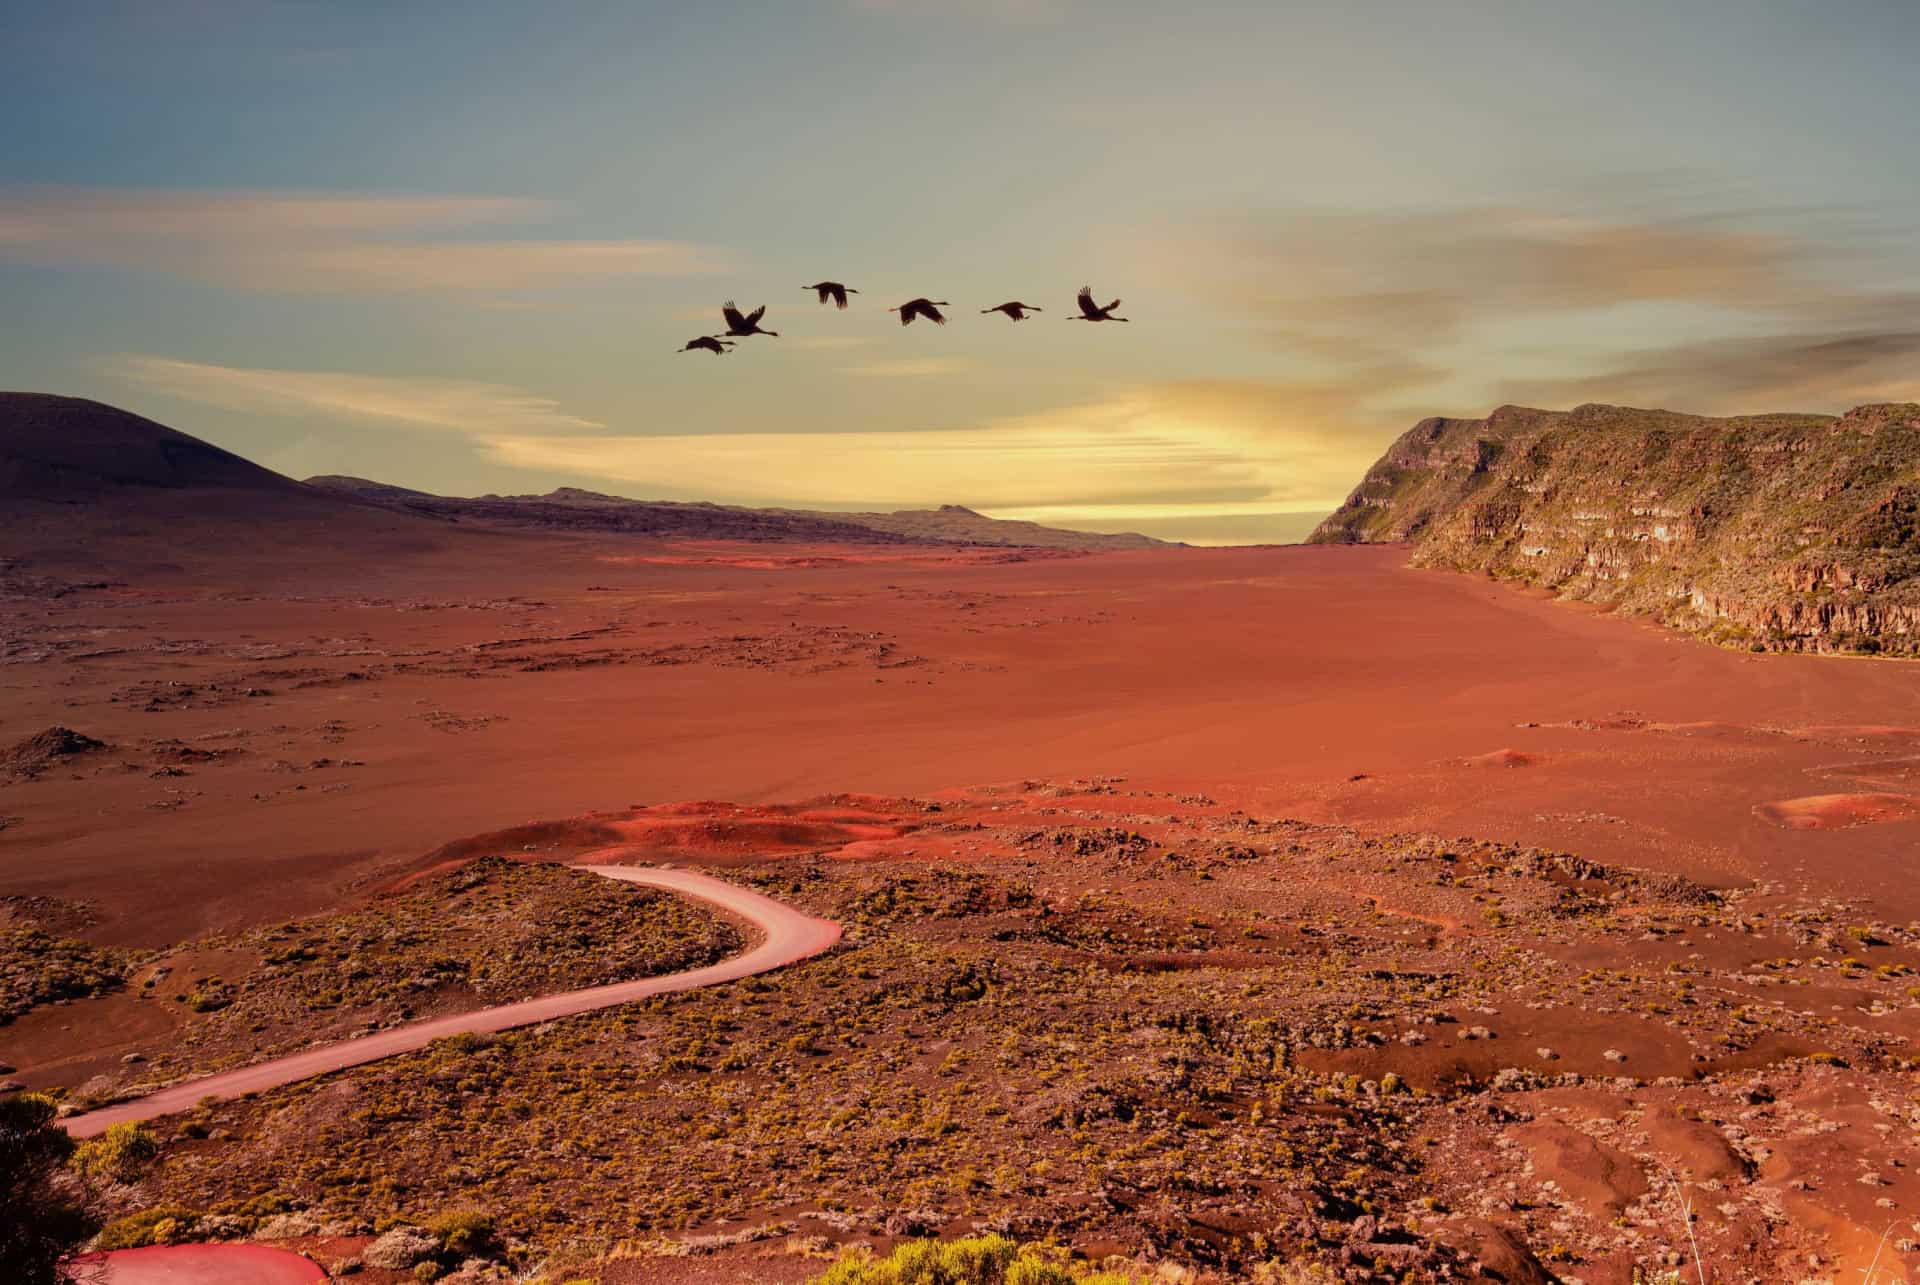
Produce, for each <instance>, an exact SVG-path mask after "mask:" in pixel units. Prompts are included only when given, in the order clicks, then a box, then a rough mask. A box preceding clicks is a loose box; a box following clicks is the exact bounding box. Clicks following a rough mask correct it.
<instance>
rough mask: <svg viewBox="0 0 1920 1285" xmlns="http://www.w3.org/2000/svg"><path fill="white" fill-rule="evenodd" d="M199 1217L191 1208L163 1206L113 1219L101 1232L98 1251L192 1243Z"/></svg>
mask: <svg viewBox="0 0 1920 1285" xmlns="http://www.w3.org/2000/svg"><path fill="white" fill-rule="evenodd" d="M199 1223H200V1215H199V1213H198V1212H197V1211H195V1210H192V1209H182V1208H180V1207H179V1206H177V1205H163V1206H161V1207H160V1208H158V1209H143V1210H141V1211H140V1212H139V1213H137V1214H128V1215H127V1216H126V1217H125V1218H116V1219H114V1220H113V1221H112V1222H110V1223H108V1224H107V1225H106V1226H105V1227H104V1228H102V1229H101V1231H100V1240H99V1242H98V1247H99V1248H101V1249H144V1248H145V1247H146V1246H148V1245H171V1244H173V1243H174V1242H175V1241H182V1240H191V1239H192V1238H193V1232H194V1228H195V1227H197V1226H198V1225H199Z"/></svg>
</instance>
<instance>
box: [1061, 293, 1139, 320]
mask: <svg viewBox="0 0 1920 1285" xmlns="http://www.w3.org/2000/svg"><path fill="white" fill-rule="evenodd" d="M1079 303H1080V315H1079V316H1077V317H1068V318H1067V320H1068V321H1125V320H1127V318H1125V317H1116V316H1114V315H1113V310H1114V309H1115V308H1118V307H1119V306H1120V301H1119V300H1118V299H1115V300H1114V301H1113V302H1112V303H1110V304H1108V305H1107V306H1106V307H1104V308H1102V307H1100V306H1099V305H1098V304H1096V303H1095V302H1094V301H1093V287H1092V286H1081V287H1080V296H1079Z"/></svg>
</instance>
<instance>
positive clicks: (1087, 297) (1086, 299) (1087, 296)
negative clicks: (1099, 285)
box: [1078, 286, 1100, 317]
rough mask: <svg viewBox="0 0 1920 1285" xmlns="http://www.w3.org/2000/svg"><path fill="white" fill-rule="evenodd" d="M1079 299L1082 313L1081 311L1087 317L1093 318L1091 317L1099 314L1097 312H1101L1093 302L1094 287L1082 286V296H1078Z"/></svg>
mask: <svg viewBox="0 0 1920 1285" xmlns="http://www.w3.org/2000/svg"><path fill="white" fill-rule="evenodd" d="M1078 297H1079V300H1080V311H1081V312H1082V313H1084V314H1085V315H1087V316H1089V317H1091V316H1093V315H1094V314H1095V313H1097V312H1099V311H1100V309H1099V308H1098V307H1096V306H1095V305H1094V302H1093V287H1092V286H1081V287H1080V294H1079V296H1078Z"/></svg>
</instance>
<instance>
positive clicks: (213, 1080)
mask: <svg viewBox="0 0 1920 1285" xmlns="http://www.w3.org/2000/svg"><path fill="white" fill-rule="evenodd" d="M574 868H575V869H577V870H590V871H592V872H593V873H594V874H597V875H603V876H605V877H606V878H608V879H618V880H621V881H622V882H624V883H638V884H646V885H648V886H649V887H654V888H666V889H668V890H670V891H673V892H678V893H683V894H685V895H686V896H689V897H696V898H698V899H700V900H701V901H706V902H711V903H712V904H714V905H716V906H718V907H720V908H721V909H722V910H728V911H732V912H733V913H734V914H736V915H739V916H740V917H741V918H743V919H746V920H747V921H749V922H750V923H752V924H753V925H754V926H755V927H756V928H758V929H759V930H760V931H761V932H762V933H763V934H765V940H763V941H761V942H760V944H759V945H757V946H755V947H753V949H751V950H748V951H745V952H743V953H741V954H738V955H735V956H733V957H732V958H730V959H724V960H721V961H720V962H719V963H717V964H710V965H708V966H707V967H705V968H695V969H690V970H689V971H687V972H684V973H668V974H665V975H664V976H660V977H643V978H641V979H640V980H638V981H632V982H616V983H614V984H613V985H611V986H594V987H590V988H589V989H587V990H579V991H566V992H563V993H562V994H559V995H544V996H541V997H540V998H539V999H529V1000H521V1001H520V1002H519V1003H516V1004H503V1005H501V1006H500V1007H498V1008H483V1009H478V1010H476V1011H474V1012H471V1013H456V1014H454V1015H453V1016H451V1017H437V1018H433V1019H432V1020H430V1021H425V1022H414V1023H411V1024H409V1025H406V1026H395V1027H392V1028H390V1029H388V1030H384V1031H377V1032H375V1033H374V1034H372V1035H363V1036H361V1037H360V1038H358V1039H352V1040H343V1041H341V1042H340V1043H338V1044H328V1045H324V1046H322V1047H319V1048H311V1049H306V1050H303V1051H302V1052H299V1053H290V1054H288V1055H287V1056H286V1057H277V1058H274V1059H273V1060H271V1061H268V1062H259V1063H256V1064H254V1065H253V1066H243V1067H240V1068H238V1069H237V1070H232V1071H222V1072H220V1073H218V1074H217V1075H207V1076H202V1077H200V1078H199V1079H196V1080H185V1081H182V1082H181V1083H179V1084H175V1085H172V1086H170V1087H168V1088H164V1089H160V1090H158V1091H157V1092H154V1093H149V1094H147V1095H146V1096H145V1097H142V1098H134V1099H132V1100H131V1101H127V1102H118V1103H115V1104H114V1105H112V1106H108V1107H101V1108H100V1109H99V1110H97V1111H88V1112H85V1113H84V1114H81V1115H73V1116H68V1117H67V1118H66V1119H65V1120H63V1121H61V1124H62V1125H63V1126H64V1127H65V1128H66V1131H67V1132H68V1133H69V1134H71V1135H72V1136H74V1137H76V1138H91V1137H93V1136H94V1135H95V1134H98V1133H101V1132H103V1131H104V1130H105V1129H106V1128H107V1127H108V1126H110V1125H115V1124H123V1123H126V1122H128V1121H133V1120H151V1119H153V1118H154V1117H156V1116H163V1115H170V1114H172V1113H173V1112H175V1111H184V1110H186V1109H188V1108H189V1107H193V1106H197V1105H198V1104H199V1103H200V1102H201V1101H203V1100H204V1099H207V1098H234V1097H239V1096H240V1095H242V1094H245V1093H257V1092H259V1091H260V1090H262V1089H274V1088H278V1087H280V1086H281V1085H283V1084H293V1083H295V1082H296V1081H299V1080H306V1079H311V1078H312V1077H314V1076H316V1075H326V1074H328V1073H329V1072H332V1071H342V1070H345V1069H346V1068H348V1067H351V1066H361V1065H364V1064H365V1063H368V1062H377V1061H379V1060H380V1059H381V1058H387V1057H392V1056H394V1055H395V1054H397V1053H412V1052H414V1051H415V1050H417V1049H422V1048H425V1047H426V1046H427V1044H428V1043H430V1042H431V1041H433V1040H438V1039H444V1038H446V1037H447V1036H449V1035H460V1034H464V1033H469V1032H471V1033H474V1034H491V1033H492V1032H495V1031H505V1030H511V1029H512V1028H514V1027H516V1026H531V1025H532V1024H534V1023H535V1022H545V1021H550V1020H552V1019H553V1018H556V1017H571V1016H573V1015H574V1014H576V1013H590V1012H592V1011H593V1010H595V1009H600V1008H612V1007H614V1006H615V1005H617V1004H628V1003H632V1002H633V1001H634V1000H637V999H646V998H647V997H648V996H651V995H668V994H672V993H673V992H675V991H690V990H695V989H698V988H699V987H702V986H713V985H716V984H717V983H720V982H731V981H737V980H739V979H740V978H742V977H751V976H752V975H753V974H755V973H764V972H769V971H771V970H772V969H775V968H781V967H784V966H785V965H787V964H792V963H796V962H798V961H800V960H802V959H808V958H811V957H812V956H814V955H818V954H819V953H820V952H821V951H823V950H825V949H827V947H829V946H831V945H833V944H834V943H835V942H837V941H839V940H840V925H839V924H837V923H835V922H834V921H833V920H831V919H815V918H814V917H813V916H811V915H803V914H801V913H800V912H799V911H797V910H795V909H793V907H791V906H788V905H784V904H782V903H781V902H778V901H775V900H774V899H773V898H771V897H763V896H761V895H760V894H759V893H757V892H754V891H752V890H750V889H747V888H742V887H741V886H740V885H738V884H733V883H728V882H726V881H725V880H722V879H715V878H713V877H712V876H711V875H703V874H698V873H696V872H695V871H692V870H676V869H664V868H660V867H647V868H641V867H636V866H576V867H574ZM142 1279H145V1278H142ZM154 1279H156V1280H157V1279H162V1278H158V1277H156V1278H154Z"/></svg>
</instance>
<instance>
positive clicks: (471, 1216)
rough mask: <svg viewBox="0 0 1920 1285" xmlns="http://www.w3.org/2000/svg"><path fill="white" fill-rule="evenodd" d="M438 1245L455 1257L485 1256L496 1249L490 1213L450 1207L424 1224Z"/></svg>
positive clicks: (497, 1245)
mask: <svg viewBox="0 0 1920 1285" xmlns="http://www.w3.org/2000/svg"><path fill="white" fill-rule="evenodd" d="M427 1230H428V1231H430V1232H432V1233H433V1234H434V1235H435V1236H437V1237H438V1238H439V1240H440V1247H441V1248H442V1249H444V1250H445V1251H446V1252H447V1253H449V1254H452V1255H453V1256H454V1257H456V1258H486V1257H489V1256H490V1255H492V1254H493V1252H494V1251H495V1250H496V1249H498V1248H499V1244H498V1242H497V1241H496V1240H495V1239H494V1235H493V1216H492V1215H491V1214H485V1213H482V1212H480V1211H479V1210H477V1209H454V1210H449V1211H448V1212H446V1213H444V1214H441V1215H440V1216H439V1217H438V1218H434V1219H431V1220H430V1221H429V1222H428V1223H427Z"/></svg>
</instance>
